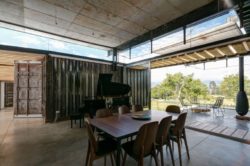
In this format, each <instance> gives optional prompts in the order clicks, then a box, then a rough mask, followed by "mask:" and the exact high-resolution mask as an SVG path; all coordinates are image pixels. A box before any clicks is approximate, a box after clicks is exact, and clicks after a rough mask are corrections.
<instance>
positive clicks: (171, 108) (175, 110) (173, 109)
mask: <svg viewBox="0 0 250 166" xmlns="http://www.w3.org/2000/svg"><path fill="white" fill-rule="evenodd" d="M166 112H170V113H177V114H180V113H181V109H180V107H179V106H178V105H168V106H167V108H166Z"/></svg>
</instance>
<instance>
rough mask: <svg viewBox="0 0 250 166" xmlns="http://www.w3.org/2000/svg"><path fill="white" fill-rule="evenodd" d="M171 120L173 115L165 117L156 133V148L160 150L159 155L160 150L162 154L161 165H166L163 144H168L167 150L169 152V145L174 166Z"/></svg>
mask: <svg viewBox="0 0 250 166" xmlns="http://www.w3.org/2000/svg"><path fill="white" fill-rule="evenodd" d="M171 120H172V116H169V117H166V118H163V119H162V120H161V122H160V124H159V126H158V131H157V135H156V149H157V151H158V153H157V155H158V154H159V152H160V155H161V165H164V158H163V146H164V145H166V152H167V147H169V151H170V155H171V160H172V164H173V166H174V165H175V164H174V157H173V152H172V148H171V144H170V139H169V135H168V133H169V129H170V126H171Z"/></svg>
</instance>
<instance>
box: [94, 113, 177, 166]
mask: <svg viewBox="0 0 250 166" xmlns="http://www.w3.org/2000/svg"><path fill="white" fill-rule="evenodd" d="M142 114H145V115H146V116H150V119H144V120H138V119H134V118H133V117H134V116H136V115H142ZM167 116H172V120H175V119H177V117H178V114H176V113H168V112H165V111H157V110H148V111H141V112H134V113H128V114H117V115H113V116H109V117H105V118H93V119H91V120H90V124H91V125H92V126H94V127H96V128H98V129H99V130H102V131H103V132H105V133H106V134H108V135H109V136H110V137H111V138H113V139H115V140H116V141H117V155H116V165H117V166H120V163H121V161H120V154H121V148H122V145H121V140H122V139H124V138H128V137H131V136H134V135H136V134H137V132H138V131H139V129H140V127H141V126H142V125H144V124H146V123H149V122H153V121H158V122H160V121H161V120H162V119H163V118H164V117H167Z"/></svg>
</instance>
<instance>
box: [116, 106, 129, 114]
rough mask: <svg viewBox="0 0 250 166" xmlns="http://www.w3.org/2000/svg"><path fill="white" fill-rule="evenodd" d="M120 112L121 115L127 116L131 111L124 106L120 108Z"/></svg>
mask: <svg viewBox="0 0 250 166" xmlns="http://www.w3.org/2000/svg"><path fill="white" fill-rule="evenodd" d="M118 112H119V114H127V113H130V109H129V107H128V106H126V105H122V106H120V107H119V108H118Z"/></svg>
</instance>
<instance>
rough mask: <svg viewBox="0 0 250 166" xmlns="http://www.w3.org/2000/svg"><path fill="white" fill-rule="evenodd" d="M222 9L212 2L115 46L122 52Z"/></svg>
mask: <svg viewBox="0 0 250 166" xmlns="http://www.w3.org/2000/svg"><path fill="white" fill-rule="evenodd" d="M223 10H224V8H218V1H217V0H214V1H212V2H211V3H209V4H207V5H205V6H203V7H200V8H198V9H196V10H194V11H191V12H189V13H188V14H185V15H184V16H181V17H179V18H177V19H174V20H172V21H170V22H168V23H165V24H163V25H161V26H159V27H157V28H155V29H153V30H150V31H148V32H146V33H144V34H142V35H140V36H137V37H135V38H134V39H132V40H130V41H128V42H125V43H123V44H121V45H119V46H117V48H118V50H124V49H128V48H131V47H132V46H135V45H138V44H140V43H143V42H146V41H149V40H151V39H152V38H156V37H159V36H161V35H163V34H166V33H167V32H171V31H173V30H176V29H178V28H181V27H183V26H185V25H188V24H191V23H194V22H197V21H199V20H201V19H204V18H206V17H209V16H211V15H213V14H215V13H218V12H220V11H223Z"/></svg>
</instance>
